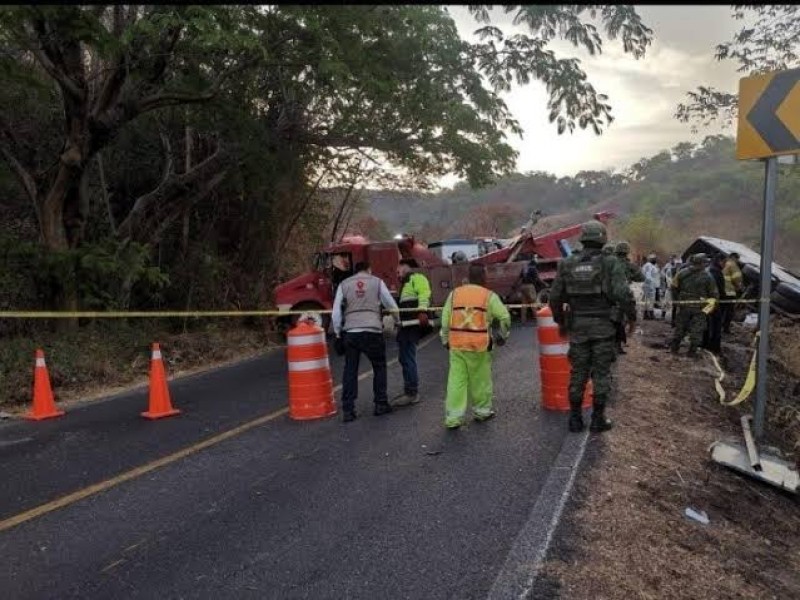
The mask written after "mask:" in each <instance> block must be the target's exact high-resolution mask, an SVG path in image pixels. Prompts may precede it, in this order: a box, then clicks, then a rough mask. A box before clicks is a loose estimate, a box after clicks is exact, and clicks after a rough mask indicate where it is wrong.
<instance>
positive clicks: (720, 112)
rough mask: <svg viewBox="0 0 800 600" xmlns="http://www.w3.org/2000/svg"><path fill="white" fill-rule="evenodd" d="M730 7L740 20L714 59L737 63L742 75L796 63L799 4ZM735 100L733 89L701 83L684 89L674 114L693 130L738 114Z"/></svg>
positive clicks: (799, 57) (799, 62)
mask: <svg viewBox="0 0 800 600" xmlns="http://www.w3.org/2000/svg"><path fill="white" fill-rule="evenodd" d="M731 10H732V15H733V18H734V19H736V20H738V21H743V24H742V27H741V29H739V31H738V32H737V33H735V34H734V36H733V38H732V39H731V40H729V41H728V42H725V43H723V44H719V45H718V46H717V49H716V54H715V58H716V59H717V60H720V61H722V60H732V61H734V62H736V63H738V68H737V70H738V71H739V72H740V73H742V76H749V75H758V74H761V73H765V72H767V71H781V70H784V69H794V68H797V67H798V66H800V42H799V41H798V40H800V7H798V6H797V5H794V4H782V5H733V6H732V7H731ZM738 101H739V100H738V96H737V95H736V94H735V93H731V92H727V91H723V90H718V89H716V88H713V87H709V86H704V85H701V86H699V87H698V88H697V90H696V91H693V92H688V93H687V102H685V103H681V104H679V105H678V107H677V110H676V113H675V116H676V118H677V119H678V120H680V121H682V122H684V123H687V122H688V123H691V124H692V128H693V129H694V130H695V131H696V130H697V129H698V128H699V127H708V126H710V125H711V124H712V123H715V122H721V124H723V125H726V126H730V125H732V124H733V123H734V121H735V120H736V118H737V116H738Z"/></svg>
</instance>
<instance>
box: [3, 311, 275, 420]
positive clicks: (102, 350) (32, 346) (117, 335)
mask: <svg viewBox="0 0 800 600" xmlns="http://www.w3.org/2000/svg"><path fill="white" fill-rule="evenodd" d="M153 342H159V343H160V345H161V349H162V351H163V355H164V358H165V360H166V366H167V371H168V373H169V375H170V376H174V375H181V374H185V373H190V372H194V371H197V370H200V369H204V368H210V367H213V366H216V365H219V364H224V363H226V362H229V361H232V360H236V359H240V358H245V357H247V356H253V355H255V354H258V353H260V352H264V351H265V350H267V349H269V348H271V347H274V346H275V345H276V342H277V337H276V336H275V335H274V334H270V333H268V332H267V331H266V330H265V329H264V328H263V327H244V326H242V325H241V324H237V323H234V322H233V321H232V320H228V321H224V322H220V323H206V324H203V325H202V329H198V326H196V325H195V328H194V330H190V331H188V332H186V333H182V332H175V331H170V330H169V329H168V328H166V327H164V326H163V324H160V323H158V322H145V321H142V322H138V323H136V322H131V323H125V322H99V323H96V324H94V325H91V326H88V327H83V328H81V329H79V330H78V331H76V332H72V333H66V334H65V333H54V332H52V331H45V330H42V331H41V332H39V333H35V334H33V335H31V336H27V337H15V338H5V339H2V340H0V409H2V410H4V411H9V412H11V413H16V412H20V411H22V410H24V409H25V408H26V406H27V405H28V404H29V403H30V401H31V384H32V381H33V356H34V351H35V350H36V348H42V349H43V350H44V351H45V357H46V360H47V367H48V371H49V373H50V379H51V383H52V386H53V391H54V392H55V396H56V401H57V402H61V401H68V402H71V401H77V400H82V399H91V398H95V397H99V396H103V395H107V394H110V393H114V392H117V391H120V390H122V389H125V388H128V387H131V386H135V385H139V384H146V383H147V380H148V373H149V365H150V348H151V344H152V343H153Z"/></svg>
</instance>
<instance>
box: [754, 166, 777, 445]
mask: <svg viewBox="0 0 800 600" xmlns="http://www.w3.org/2000/svg"><path fill="white" fill-rule="evenodd" d="M764 162H765V169H764V170H765V177H764V211H763V218H762V219H763V220H762V222H761V293H760V295H759V296H760V298H761V302H760V303H759V305H758V332H759V338H758V362H757V365H756V402H755V421H754V427H755V431H754V433H755V438H756V441H757V442H761V441H762V440H763V438H764V414H765V411H766V406H767V391H768V390H767V359H768V358H769V295H770V292H771V290H772V249H773V243H772V240H773V239H774V238H775V188H776V186H777V183H778V159H777V158H776V157H774V156H772V157H770V158H768V159H766V160H765V161H764Z"/></svg>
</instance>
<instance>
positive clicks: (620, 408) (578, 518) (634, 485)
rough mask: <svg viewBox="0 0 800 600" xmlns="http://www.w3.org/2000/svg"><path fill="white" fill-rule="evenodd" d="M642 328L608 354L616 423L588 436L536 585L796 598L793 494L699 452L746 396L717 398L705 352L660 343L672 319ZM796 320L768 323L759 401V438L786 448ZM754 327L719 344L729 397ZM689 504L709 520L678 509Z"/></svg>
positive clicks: (798, 567)
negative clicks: (728, 401)
mask: <svg viewBox="0 0 800 600" xmlns="http://www.w3.org/2000/svg"><path fill="white" fill-rule="evenodd" d="M643 326H644V334H643V335H637V336H635V339H634V340H633V341H632V342H631V344H630V347H629V349H628V354H627V355H626V356H624V357H621V359H620V361H619V364H618V369H617V376H616V384H617V385H616V387H617V388H618V391H617V397H616V400H615V402H614V404H613V406H612V409H611V411H610V412H611V417H612V418H613V419H614V420H615V422H616V427H615V428H614V429H613V430H612V431H610V432H609V433H608V434H606V435H605V436H603V437H597V436H594V437H593V438H590V442H589V447H588V450H587V462H586V464H585V466H584V470H583V472H582V475H581V477H580V478H579V480H578V483H577V485H576V492H575V494H574V496H573V498H572V500H571V501H570V504H569V506H568V509H567V512H566V514H565V519H564V521H563V522H562V524H561V526H560V528H559V532H558V533H557V541H556V543H555V544H554V546H553V549H552V551H551V554H550V557H549V560H548V561H547V563H546V564H545V566H544V569H543V571H542V573H541V577H540V579H539V581H538V582H537V589H535V590H534V592H535V593H534V595H533V597H537V598H539V597H541V598H545V597H548V598H550V597H553V598H555V597H558V598H568V599H570V600H582V599H587V600H589V599H591V600H605V599H609V600H613V599H620V600H623V599H624V600H630V599H632V598H652V599H658V600H662V599H669V598H676V599H677V598H680V599H693V600H695V599H700V600H704V599H712V598H713V599H721V598H752V599H759V600H761V599H765V598H776V599H788V598H800V500H798V498H796V497H794V496H791V495H789V494H788V493H785V492H782V491H780V490H776V489H774V488H772V487H769V486H767V485H766V484H763V483H759V482H756V481H754V480H751V479H749V478H747V477H744V476H741V475H737V474H735V473H734V472H732V471H730V470H727V469H725V468H724V467H721V466H719V465H716V464H714V463H712V462H711V460H710V458H709V445H710V444H711V443H712V442H714V441H716V440H720V439H741V432H740V426H739V421H738V418H739V414H740V411H750V410H752V404H751V401H746V402H745V403H744V404H743V405H741V409H735V408H729V407H723V406H722V405H720V403H719V401H718V399H717V396H716V393H715V391H714V386H713V374H714V373H715V371H716V370H715V369H714V367H713V366H712V363H711V361H710V359H709V358H707V357H703V358H702V359H700V360H697V361H691V360H690V359H687V358H685V357H684V356H678V357H673V356H671V355H670V354H669V353H668V352H666V351H665V350H664V349H663V347H661V346H662V344H663V341H664V340H665V339H666V338H667V337H668V336H669V335H670V334H671V333H672V330H671V329H670V328H669V326H668V325H666V324H664V323H660V322H645V323H643ZM796 331H797V330H796V329H794V333H793V334H792V328H791V327H789V326H787V325H783V324H781V323H776V326H775V335H774V337H773V341H774V342H775V344H774V345H773V348H774V349H775V350H774V352H773V353H772V356H771V360H770V371H771V373H770V374H771V378H770V384H771V394H770V396H771V398H770V404H769V405H768V408H767V414H768V418H769V430H770V439H769V442H771V443H773V444H776V445H780V446H781V447H782V448H783V449H784V450H786V451H790V452H791V450H792V446H794V444H795V443H796V442H797V441H798V436H797V432H798V421H800V418H798V417H800V400H798V390H799V388H800V386H799V385H798V373H800V369H798V366H800V365H798V364H797V361H800V358H799V356H800V355H798V354H797V352H796V345H797V344H798V341H797V339H796V338H797V337H798V336H797V332H796ZM751 337H752V335H751V334H747V333H745V332H744V331H742V330H740V331H738V332H736V333H734V335H733V336H731V338H730V339H729V340H727V341H726V343H725V345H724V347H723V351H724V352H725V354H726V355H727V360H725V361H724V362H725V364H726V365H727V366H726V371H728V376H727V378H726V380H725V387H726V391H727V392H728V394H729V398H730V397H732V396H734V395H735V394H736V393H738V390H739V388H740V386H741V384H742V382H743V380H744V376H745V374H746V367H747V366H748V365H749V359H750V356H751V354H750V351H749V348H748V345H747V343H748V341H749V339H750V338H751ZM791 344H794V345H795V349H793V348H792V347H791ZM684 351H685V350H684ZM794 369H798V370H796V371H795V370H794ZM795 450H797V448H795ZM795 458H796V455H795ZM687 507H691V508H694V509H695V510H697V511H705V512H706V513H707V515H708V518H709V520H710V523H709V524H707V525H703V524H701V523H699V522H696V521H694V520H690V519H689V518H687V517H686V516H684V511H685V509H686V508H687Z"/></svg>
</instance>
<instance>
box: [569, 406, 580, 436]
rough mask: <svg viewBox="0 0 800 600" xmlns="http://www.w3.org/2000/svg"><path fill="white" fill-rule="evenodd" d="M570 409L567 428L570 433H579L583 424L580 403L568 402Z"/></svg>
mask: <svg viewBox="0 0 800 600" xmlns="http://www.w3.org/2000/svg"><path fill="white" fill-rule="evenodd" d="M570 405H571V407H570V411H569V423H568V428H569V431H570V433H580V432H581V431H583V428H584V424H583V412H582V410H581V403H580V402H578V404H573V403H570Z"/></svg>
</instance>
